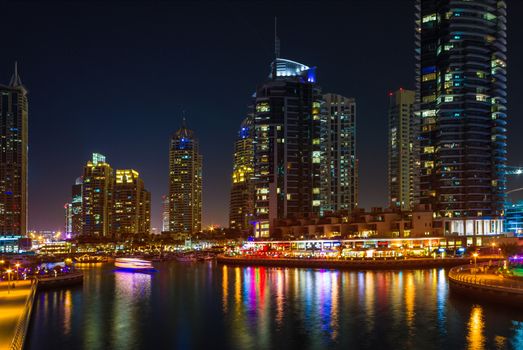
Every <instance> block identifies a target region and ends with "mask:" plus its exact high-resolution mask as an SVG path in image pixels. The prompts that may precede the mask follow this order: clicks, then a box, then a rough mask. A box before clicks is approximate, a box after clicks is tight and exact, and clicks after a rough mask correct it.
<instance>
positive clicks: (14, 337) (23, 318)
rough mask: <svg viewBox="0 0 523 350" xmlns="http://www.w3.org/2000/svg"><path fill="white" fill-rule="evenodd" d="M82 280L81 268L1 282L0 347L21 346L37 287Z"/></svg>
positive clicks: (12, 349)
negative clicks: (41, 276)
mask: <svg viewBox="0 0 523 350" xmlns="http://www.w3.org/2000/svg"><path fill="white" fill-rule="evenodd" d="M82 282H83V274H82V273H81V272H73V273H69V274H65V275H58V276H56V277H47V278H40V279H34V280H18V281H11V282H0V350H22V349H23V348H24V343H25V338H26V334H27V329H28V327H29V322H30V321H31V312H32V309H33V303H34V299H35V296H36V293H37V291H38V290H40V289H47V288H54V287H63V286H69V285H73V284H80V283H82ZM8 283H9V284H8ZM13 286H14V287H13Z"/></svg>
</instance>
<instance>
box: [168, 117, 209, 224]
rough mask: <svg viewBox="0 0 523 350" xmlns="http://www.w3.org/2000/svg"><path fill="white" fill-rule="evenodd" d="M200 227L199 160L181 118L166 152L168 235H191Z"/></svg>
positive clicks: (200, 169) (192, 135)
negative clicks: (167, 166)
mask: <svg viewBox="0 0 523 350" xmlns="http://www.w3.org/2000/svg"><path fill="white" fill-rule="evenodd" d="M201 227H202V156H201V155H200V150H199V144H198V139H197V138H196V137H195V135H194V132H193V131H192V130H189V129H188V128H187V125H186V122H185V118H184V119H183V122H182V126H181V128H180V129H179V130H178V131H176V133H175V134H174V135H173V137H172V139H171V145H170V150H169V231H170V232H172V233H185V234H191V233H196V232H200V231H201Z"/></svg>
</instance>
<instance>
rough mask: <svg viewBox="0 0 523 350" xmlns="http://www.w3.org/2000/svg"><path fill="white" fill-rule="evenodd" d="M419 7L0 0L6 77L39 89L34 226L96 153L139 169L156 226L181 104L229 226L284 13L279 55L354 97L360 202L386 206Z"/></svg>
mask: <svg viewBox="0 0 523 350" xmlns="http://www.w3.org/2000/svg"><path fill="white" fill-rule="evenodd" d="M413 3H414V1H413V0H394V1H388V0H381V1H379V0H378V1H366V0H358V1H356V0H352V1H350V0H346V1H306V2H295V1H278V2H272V1H254V2H247V1H242V2H240V1H229V2H222V1H186V2H167V1H149V2H145V1H144V2H141V1H130V2H129V1H127V2H126V1H119V2H109V1H99V2H84V1H82V2H80V1H73V2H65V1H64V2H45V3H44V2H43V1H34V2H23V1H22V2H20V1H17V2H10V1H8V2H5V1H1V0H0V23H1V26H2V35H1V40H0V68H1V69H0V81H2V82H4V83H6V82H8V80H9V77H10V75H11V74H12V70H13V68H12V67H13V62H14V61H15V60H18V62H19V67H20V72H21V76H22V81H23V82H24V84H25V85H26V87H27V88H28V89H29V91H30V97H29V98H30V114H29V123H30V129H29V133H30V150H29V151H30V153H29V154H30V155H29V170H30V175H29V181H30V182H29V191H30V193H29V202H30V213H29V227H30V228H36V229H62V227H63V221H64V212H63V204H64V203H65V202H67V201H69V197H70V186H71V184H72V183H73V182H74V179H75V178H76V177H77V176H79V175H81V172H82V167H83V165H84V164H85V162H86V161H87V160H88V159H89V157H90V154H91V153H92V152H100V153H103V154H105V155H106V156H107V160H108V161H109V163H110V164H111V165H112V166H113V167H114V168H134V169H136V170H138V171H139V172H140V174H141V175H142V177H143V178H144V180H145V183H146V186H147V187H148V188H149V189H150V191H151V192H152V201H153V203H152V204H153V206H152V208H153V211H152V222H153V226H154V227H159V226H160V215H161V213H160V208H161V203H160V202H161V195H162V194H165V193H166V191H167V179H168V145H169V138H170V136H171V134H172V133H173V132H174V131H175V130H176V129H177V128H178V127H179V125H180V121H181V111H182V110H185V111H186V113H187V117H188V124H189V126H190V127H192V128H193V129H194V130H195V131H196V133H197V135H198V137H199V139H200V143H201V150H202V153H203V156H204V197H203V198H204V204H203V205H204V213H203V216H204V217H203V221H204V224H206V225H207V224H210V223H218V224H222V225H225V224H226V223H227V216H228V200H229V188H230V172H231V163H232V146H233V142H234V138H235V135H236V132H237V129H238V127H239V124H240V122H241V120H242V119H243V117H244V116H245V112H246V106H247V104H248V103H249V99H250V96H251V95H252V93H253V91H254V89H255V87H256V85H257V84H259V83H261V82H262V81H263V80H264V79H265V77H266V76H267V74H268V72H269V64H270V61H271V59H272V57H273V18H274V16H275V15H276V16H278V22H279V29H278V31H279V37H280V39H281V55H282V57H285V58H289V59H293V60H297V61H299V62H302V63H304V64H307V65H310V66H317V67H318V80H319V83H320V85H321V86H322V87H323V90H324V91H325V92H336V93H340V94H343V95H346V96H352V97H355V98H356V101H357V104H358V106H357V109H358V110H357V124H358V127H357V133H358V134H357V147H358V150H357V153H358V157H359V159H360V204H361V206H363V207H370V206H383V205H385V204H386V200H387V192H386V186H387V185H386V152H387V151H386V130H387V119H386V108H387V92H388V91H389V90H392V89H396V88H398V87H406V88H413V85H414V82H413V80H414V58H413V54H414V42H413V40H414V5H413ZM507 3H508V14H509V17H508V42H509V54H508V57H509V59H508V64H509V77H508V78H509V112H510V113H509V123H510V124H509V163H510V164H521V165H523V154H522V153H521V152H520V150H521V148H522V146H523V138H521V137H519V134H520V132H521V130H523V121H522V120H521V115H522V114H523V103H522V102H521V101H522V100H523V48H522V47H521V43H522V42H523V23H522V21H521V20H520V18H521V16H522V15H523V1H519V0H508V1H507ZM520 182H523V181H520ZM514 186H516V184H515V181H511V182H510V183H509V187H514Z"/></svg>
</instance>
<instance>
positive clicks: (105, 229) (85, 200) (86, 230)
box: [82, 153, 114, 238]
mask: <svg viewBox="0 0 523 350" xmlns="http://www.w3.org/2000/svg"><path fill="white" fill-rule="evenodd" d="M113 176H114V175H113V169H112V168H111V166H110V165H109V164H108V163H106V162H105V156H103V155H101V154H99V153H93V157H92V160H90V161H88V162H87V164H86V165H85V166H84V174H83V188H82V234H83V235H85V236H97V237H107V238H112V236H113V234H112V233H113V230H112V214H113V189H114V179H113Z"/></svg>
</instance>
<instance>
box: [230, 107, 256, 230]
mask: <svg viewBox="0 0 523 350" xmlns="http://www.w3.org/2000/svg"><path fill="white" fill-rule="evenodd" d="M253 124H254V120H253V117H252V116H249V117H247V118H245V119H244V120H243V122H242V124H241V127H240V131H239V132H238V138H237V139H236V142H235V144H234V159H233V172H232V187H231V198H230V205H229V227H230V228H231V229H235V230H239V231H242V232H246V233H249V232H251V231H252V224H251V222H252V221H253V218H254V125H253Z"/></svg>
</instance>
